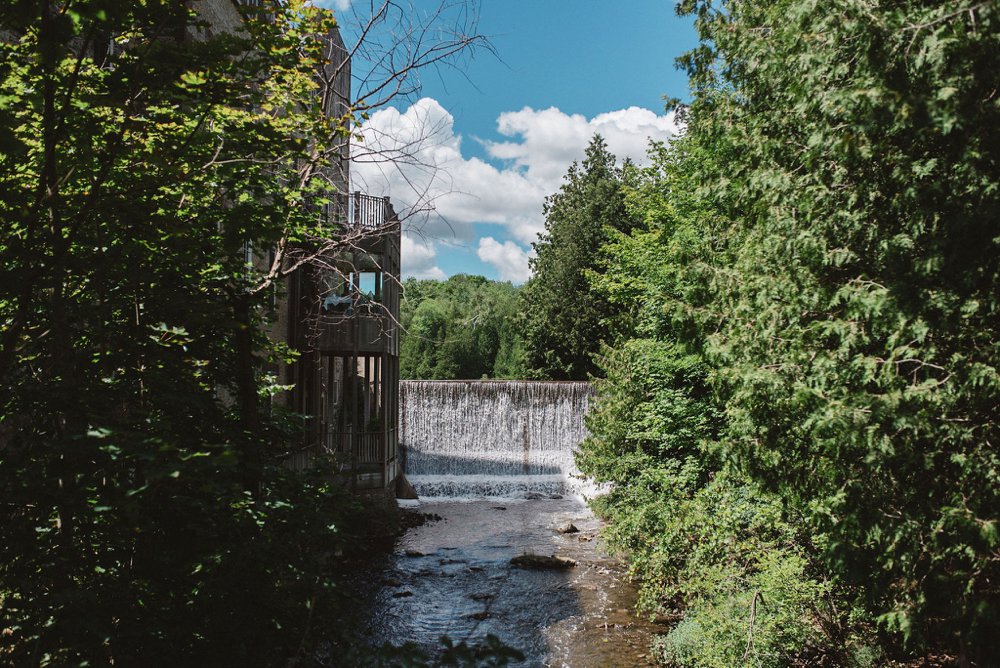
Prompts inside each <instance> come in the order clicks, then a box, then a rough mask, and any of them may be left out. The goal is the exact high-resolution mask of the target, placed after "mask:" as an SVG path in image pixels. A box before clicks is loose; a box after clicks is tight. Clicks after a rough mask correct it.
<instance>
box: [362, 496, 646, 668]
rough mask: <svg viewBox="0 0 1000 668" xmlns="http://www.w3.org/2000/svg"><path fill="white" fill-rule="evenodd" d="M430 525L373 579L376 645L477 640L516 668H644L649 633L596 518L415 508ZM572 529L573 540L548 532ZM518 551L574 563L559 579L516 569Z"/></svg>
mask: <svg viewBox="0 0 1000 668" xmlns="http://www.w3.org/2000/svg"><path fill="white" fill-rule="evenodd" d="M420 511H422V512H425V513H434V514H436V515H439V516H441V518H442V519H441V520H439V521H431V522H428V523H427V524H424V525H423V526H419V527H416V528H414V529H411V530H410V531H409V532H407V533H406V534H405V535H404V536H403V538H402V539H401V540H400V542H399V543H398V545H397V549H396V551H395V554H394V555H393V556H392V558H391V559H390V560H389V563H388V565H387V566H386V568H385V570H384V572H383V573H382V574H381V577H382V583H383V586H382V588H381V590H380V591H379V592H378V594H377V596H376V598H375V602H374V611H373V615H372V622H371V632H372V637H373V640H375V641H376V643H377V644H382V643H391V644H395V645H399V644H402V643H404V642H415V643H417V644H419V645H421V646H422V647H423V648H424V649H425V650H426V651H428V652H431V653H433V651H434V650H435V648H437V647H439V645H438V639H439V638H440V636H442V635H448V636H449V637H450V638H452V639H453V640H454V641H456V642H457V641H462V640H465V641H471V642H475V641H481V640H482V639H484V638H485V637H486V635H487V634H493V635H496V636H498V637H499V638H500V639H501V640H502V641H503V642H504V643H506V644H507V645H509V646H512V647H515V648H517V649H519V650H520V651H521V652H523V653H524V654H525V657H526V658H525V661H524V662H521V663H518V664H514V665H520V666H567V667H571V668H604V667H610V666H622V667H625V666H653V665H656V664H655V663H654V662H653V661H651V659H650V658H649V656H648V653H649V644H650V640H651V637H652V634H653V633H655V632H657V631H659V632H662V631H663V629H662V628H660V627H658V626H656V625H654V624H652V623H650V622H648V621H646V620H644V619H642V618H637V617H636V615H635V614H634V613H633V612H632V609H633V606H634V605H635V597H636V593H635V589H634V587H633V586H632V585H631V584H630V583H628V582H626V580H625V578H624V576H623V573H622V569H621V565H620V564H619V563H618V562H617V561H616V560H614V559H611V558H609V557H608V556H607V555H606V554H604V552H603V551H602V550H601V549H600V546H599V541H597V540H596V539H595V535H596V533H597V531H598V529H599V521H598V520H597V519H596V518H594V516H593V514H592V513H591V512H590V511H589V510H588V509H587V507H586V505H585V504H584V503H583V502H582V501H581V500H579V499H576V498H573V499H546V500H513V499H505V500H500V499H492V500H485V499H484V500H479V501H473V502H468V501H466V502H447V501H444V502H441V501H439V502H433V503H421V505H420ZM567 523H572V524H573V525H574V526H576V527H577V528H578V529H579V533H571V534H561V533H559V532H558V531H556V529H557V528H559V527H563V526H564V525H565V524H567ZM522 554H535V555H558V556H561V557H568V558H571V559H574V560H576V561H577V562H578V563H577V566H576V567H574V568H569V569H566V570H558V571H555V570H522V569H518V568H513V567H512V566H511V563H510V560H511V559H512V558H514V557H517V556H518V555H522Z"/></svg>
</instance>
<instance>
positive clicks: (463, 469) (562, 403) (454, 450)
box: [400, 381, 594, 500]
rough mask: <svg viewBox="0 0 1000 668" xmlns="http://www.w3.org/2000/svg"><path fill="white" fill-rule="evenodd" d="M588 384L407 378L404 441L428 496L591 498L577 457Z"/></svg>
mask: <svg viewBox="0 0 1000 668" xmlns="http://www.w3.org/2000/svg"><path fill="white" fill-rule="evenodd" d="M591 395H592V391H591V389H590V385H589V384H588V383H565V382H529V381H402V382H401V383H400V403H401V413H400V418H401V419H400V431H401V433H400V441H401V443H402V444H403V447H404V451H405V467H406V468H405V470H406V477H407V479H408V480H409V481H410V483H411V484H412V485H413V487H414V489H415V490H416V491H417V494H418V495H419V496H420V497H421V498H428V499H430V498H433V499H449V500H456V499H476V498H480V499H481V498H490V499H516V498H525V497H527V496H529V495H542V496H547V497H553V496H568V495H573V496H579V495H583V494H586V495H588V496H589V495H590V494H591V493H593V491H594V488H593V487H592V486H591V485H588V484H587V483H586V482H585V481H584V480H582V478H581V477H580V473H579V471H578V470H577V468H576V464H575V462H574V452H575V450H576V448H577V446H579V444H580V443H581V442H582V441H583V439H584V438H585V437H586V435H587V430H586V427H585V426H584V423H583V416H584V414H585V413H586V412H587V404H588V401H589V399H590V397H591Z"/></svg>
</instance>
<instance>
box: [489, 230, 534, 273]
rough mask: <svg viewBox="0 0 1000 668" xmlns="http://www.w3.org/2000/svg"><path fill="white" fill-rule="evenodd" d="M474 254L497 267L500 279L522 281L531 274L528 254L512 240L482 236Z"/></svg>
mask: <svg viewBox="0 0 1000 668" xmlns="http://www.w3.org/2000/svg"><path fill="white" fill-rule="evenodd" d="M476 254H477V255H478V256H479V259H480V260H482V261H483V262H486V263H487V264H491V265H493V266H494V267H496V268H497V270H498V271H499V272H500V280H501V281H511V282H513V283H523V282H524V281H526V280H528V277H529V276H530V275H531V269H530V267H529V266H528V258H529V257H530V254H529V253H526V252H525V251H524V250H522V249H521V247H520V246H518V245H517V244H516V243H514V242H513V241H505V242H503V243H500V242H499V241H497V240H496V239H494V238H493V237H483V238H482V239H480V240H479V250H478V251H476Z"/></svg>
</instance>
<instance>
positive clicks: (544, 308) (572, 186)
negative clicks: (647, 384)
mask: <svg viewBox="0 0 1000 668" xmlns="http://www.w3.org/2000/svg"><path fill="white" fill-rule="evenodd" d="M622 185H623V172H622V169H621V168H619V167H618V166H617V165H616V161H615V156H613V155H612V154H611V153H610V152H608V147H607V144H606V143H605V141H604V139H603V138H602V137H601V136H600V135H595V136H594V138H593V139H592V140H591V142H590V145H589V146H588V147H587V152H586V157H585V158H584V160H583V163H582V164H577V163H573V165H572V166H570V168H569V171H568V172H567V173H566V177H565V181H564V183H563V185H562V186H561V187H560V189H559V192H557V193H555V194H554V195H552V196H550V197H549V198H548V199H547V200H546V203H545V233H544V234H543V235H541V237H540V238H539V241H538V242H537V243H535V244H533V247H534V249H535V253H536V257H534V258H533V259H532V260H531V268H532V270H533V271H534V277H533V278H532V279H531V280H530V281H528V283H527V284H526V285H525V287H524V291H523V303H524V313H523V317H524V319H525V337H526V341H525V354H526V365H527V367H528V369H529V374H530V375H531V376H533V377H536V378H548V379H553V380H585V379H587V378H588V377H589V376H592V375H594V374H595V373H596V372H597V367H596V366H595V363H594V355H595V354H596V353H597V352H598V351H599V350H600V346H601V342H602V341H604V340H606V339H607V338H608V337H607V333H606V332H607V328H608V319H609V318H610V317H611V316H612V314H613V312H614V310H613V309H612V307H611V305H610V304H609V303H608V301H607V300H606V299H604V298H602V297H599V296H597V295H596V294H594V293H593V292H592V291H591V290H590V284H589V280H588V273H589V272H593V271H595V270H597V269H598V266H599V250H600V248H601V246H603V245H604V244H605V243H606V242H607V241H608V228H611V229H618V230H628V229H631V227H632V225H631V222H630V220H629V216H628V213H627V212H626V210H625V196H624V193H623V190H622Z"/></svg>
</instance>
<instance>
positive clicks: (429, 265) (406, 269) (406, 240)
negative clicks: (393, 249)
mask: <svg viewBox="0 0 1000 668" xmlns="http://www.w3.org/2000/svg"><path fill="white" fill-rule="evenodd" d="M400 256H401V257H400V259H401V261H402V264H403V275H404V276H413V277H414V278H435V279H438V280H444V279H445V278H446V276H445V273H444V272H443V271H441V268H440V267H438V266H437V265H436V264H435V263H434V261H435V260H436V259H437V251H436V250H435V248H434V244H432V243H430V242H428V241H427V240H425V239H421V238H419V237H416V238H415V237H414V236H413V235H411V234H403V240H402V245H401V248H400Z"/></svg>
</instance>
